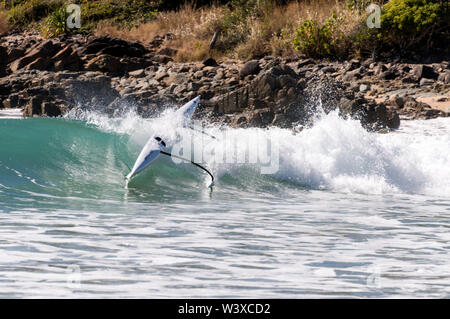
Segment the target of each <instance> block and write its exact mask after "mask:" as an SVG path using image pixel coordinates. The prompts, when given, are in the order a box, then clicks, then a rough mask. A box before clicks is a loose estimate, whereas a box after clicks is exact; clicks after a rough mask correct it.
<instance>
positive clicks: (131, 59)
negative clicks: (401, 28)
mask: <svg viewBox="0 0 450 319" xmlns="http://www.w3.org/2000/svg"><path fill="white" fill-rule="evenodd" d="M170 38H171V35H170V34H169V35H166V36H164V37H155V39H154V41H152V42H151V43H149V44H148V45H147V46H143V45H142V44H140V43H137V42H128V41H124V40H121V39H114V38H109V37H83V36H80V35H77V36H73V37H67V38H57V39H51V40H45V39H42V38H40V37H39V36H38V35H32V34H31V35H27V36H24V35H18V34H16V35H13V36H8V37H4V38H0V58H1V59H0V64H1V63H3V67H2V68H1V70H3V75H0V76H2V78H0V107H7V108H17V107H21V108H23V110H24V115H25V116H42V115H47V116H57V115H60V114H63V113H64V112H67V111H68V110H70V109H73V108H94V109H97V110H98V109H101V111H102V112H106V113H108V114H111V115H112V116H114V115H115V114H116V115H117V114H118V113H120V112H121V111H122V110H124V109H126V108H129V107H134V108H135V109H136V110H137V111H138V112H139V113H140V114H142V116H153V115H156V114H158V113H159V112H160V111H161V110H162V109H163V108H165V107H166V106H168V105H174V104H181V103H183V102H186V101H188V100H189V99H192V98H193V97H195V96H197V95H200V96H201V107H200V108H199V109H198V112H197V113H196V114H195V115H194V116H195V117H197V118H203V119H207V120H208V121H213V122H218V123H224V124H227V125H231V126H257V127H266V126H270V125H275V126H280V127H286V128H289V127H296V128H297V129H298V128H301V127H303V126H307V125H309V124H310V123H312V119H313V118H314V114H316V113H317V112H323V111H324V112H331V111H333V110H338V111H339V114H340V115H341V116H343V117H351V118H355V119H359V120H360V121H361V123H362V124H363V125H364V126H365V127H367V128H368V129H370V130H377V129H382V128H391V129H392V128H397V127H398V126H399V124H400V117H401V118H403V119H408V118H433V117H436V116H448V115H449V112H450V109H448V110H447V108H446V105H447V106H450V105H448V104H449V103H448V101H449V100H450V99H448V98H449V95H450V89H449V81H450V68H449V64H448V61H443V62H442V63H435V64H408V63H398V62H395V63H394V62H391V63H385V62H378V61H373V60H371V59H369V60H365V61H359V60H355V59H353V60H350V61H344V62H329V61H314V60H312V59H303V60H295V59H291V60H283V59H280V58H274V57H265V58H262V59H260V60H252V61H249V62H246V63H242V62H240V61H235V60H226V59H222V60H218V61H216V60H214V59H212V58H209V59H206V60H204V61H203V62H191V63H175V62H173V61H172V58H173V57H174V55H176V51H175V50H172V49H168V48H165V49H161V44H162V43H163V42H164V41H166V40H167V39H170ZM2 48H3V49H2ZM430 96H431V97H432V98H431V97H430ZM433 99H434V100H436V101H438V102H436V103H437V104H439V109H436V106H435V105H434V104H433V103H434V102H433V101H434V100H433ZM437 104H436V105H437Z"/></svg>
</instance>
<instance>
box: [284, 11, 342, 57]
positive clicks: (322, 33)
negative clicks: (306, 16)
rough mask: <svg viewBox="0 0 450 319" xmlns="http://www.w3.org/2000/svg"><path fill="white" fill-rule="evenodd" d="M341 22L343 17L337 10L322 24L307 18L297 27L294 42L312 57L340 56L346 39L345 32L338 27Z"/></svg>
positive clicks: (298, 48) (302, 51) (301, 50)
mask: <svg viewBox="0 0 450 319" xmlns="http://www.w3.org/2000/svg"><path fill="white" fill-rule="evenodd" d="M339 23H341V19H340V18H339V17H338V16H337V14H336V13H335V12H333V14H332V15H331V17H330V18H328V19H327V20H326V21H325V23H324V24H322V25H320V24H319V23H318V22H317V21H315V20H306V21H305V22H304V23H303V25H302V26H300V28H298V29H297V31H296V33H295V37H294V39H293V41H292V44H293V45H294V47H295V48H296V49H297V50H298V51H300V52H301V53H303V54H306V55H308V56H311V57H316V58H331V57H338V56H339V55H341V52H340V48H339V47H340V45H341V44H342V42H343V41H345V36H344V34H343V33H342V32H340V30H339V28H338V25H339Z"/></svg>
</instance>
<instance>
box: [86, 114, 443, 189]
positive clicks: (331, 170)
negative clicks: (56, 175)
mask: <svg viewBox="0 0 450 319" xmlns="http://www.w3.org/2000/svg"><path fill="white" fill-rule="evenodd" d="M78 116H79V115H78ZM81 119H83V120H86V121H87V122H88V123H90V124H95V125H97V126H98V127H100V128H101V129H103V130H108V131H113V132H116V133H121V134H127V135H129V136H130V142H131V143H134V144H136V145H137V146H138V147H141V146H143V145H144V144H145V142H146V141H147V139H148V138H149V137H151V136H152V135H159V136H162V137H163V138H164V139H165V140H166V141H167V142H169V143H168V144H172V145H173V144H174V143H176V142H177V141H178V140H179V139H180V137H183V136H184V137H186V136H187V135H189V134H191V133H192V132H191V131H189V130H187V129H185V128H182V127H181V124H182V121H181V119H175V118H174V111H173V110H167V111H165V112H164V113H163V114H162V115H161V116H160V117H158V118H154V119H143V118H141V117H139V116H138V115H137V114H136V113H134V112H128V113H126V114H124V116H123V117H121V118H116V119H111V118H108V117H107V116H104V115H100V114H95V113H91V112H85V113H84V114H83V116H82V117H81ZM204 129H205V131H206V132H207V133H209V134H212V135H216V136H217V137H218V138H217V139H215V140H214V139H210V138H207V137H206V138H203V139H202V138H200V137H199V135H198V134H197V133H195V137H194V142H193V144H194V147H193V151H194V152H199V151H200V153H201V154H200V158H202V159H203V160H206V164H207V165H209V167H210V168H212V170H213V172H214V173H215V174H216V175H217V176H218V177H219V179H220V177H221V176H223V175H225V174H229V175H232V176H234V177H236V178H239V174H240V171H241V170H240V169H241V168H242V167H243V166H248V165H246V164H249V163H248V161H249V157H251V155H249V154H251V153H252V152H254V150H255V145H257V146H258V145H259V146H261V145H275V144H276V145H277V146H278V150H279V154H277V156H278V158H277V159H276V160H277V161H279V162H278V164H279V165H278V170H277V171H276V172H274V173H273V176H274V177H275V178H277V179H281V180H285V181H290V182H294V183H298V184H301V185H305V186H308V187H312V188H317V189H331V190H335V191H339V192H348V193H363V194H385V193H410V194H427V195H437V196H445V195H449V194H450V165H449V163H450V134H449V133H450V119H447V118H441V119H436V120H428V121H409V122H408V121H403V122H402V128H401V129H400V130H398V131H396V132H391V133H388V134H379V133H371V132H367V131H366V130H365V129H364V128H363V127H362V126H361V125H360V123H359V122H358V121H356V120H344V119H342V118H340V117H339V116H338V114H337V112H332V113H330V114H328V115H322V116H321V117H320V118H319V119H318V120H317V121H316V123H315V125H314V126H313V127H311V128H307V129H304V130H303V131H301V132H299V133H295V132H293V131H292V130H289V129H281V128H276V127H272V128H269V129H258V128H247V129H243V128H229V127H225V128H223V127H221V128H219V127H216V126H210V127H207V128H204ZM195 144H197V145H195ZM230 144H231V145H230ZM198 145H200V147H199V146H198ZM205 148H207V149H209V150H211V149H213V150H214V151H215V152H216V153H221V154H223V157H222V159H223V161H222V162H221V161H217V158H212V157H211V156H209V157H208V156H206V155H205V154H204V153H202V151H204V150H205ZM242 154H247V156H246V157H245V158H246V160H247V162H244V163H243V162H242V156H241V155H242ZM201 155H203V157H202V156H201ZM193 157H194V156H193ZM195 157H196V158H199V156H198V154H195ZM250 164H254V162H250ZM253 166H254V165H253ZM260 166H261V165H260ZM255 174H260V170H258V169H257V170H255Z"/></svg>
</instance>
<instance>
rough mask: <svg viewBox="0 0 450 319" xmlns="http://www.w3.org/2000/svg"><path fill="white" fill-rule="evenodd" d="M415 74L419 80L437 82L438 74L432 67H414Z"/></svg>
mask: <svg viewBox="0 0 450 319" xmlns="http://www.w3.org/2000/svg"><path fill="white" fill-rule="evenodd" d="M413 74H414V76H415V77H416V79H417V80H420V79H422V78H426V79H433V80H436V79H437V77H438V74H437V73H436V72H435V71H434V69H433V68H432V67H430V66H427V65H424V64H417V65H415V66H414V67H413Z"/></svg>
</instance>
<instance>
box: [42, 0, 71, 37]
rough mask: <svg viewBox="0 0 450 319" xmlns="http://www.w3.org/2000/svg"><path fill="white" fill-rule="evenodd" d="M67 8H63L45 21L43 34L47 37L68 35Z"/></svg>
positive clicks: (51, 14)
mask: <svg viewBox="0 0 450 319" xmlns="http://www.w3.org/2000/svg"><path fill="white" fill-rule="evenodd" d="M68 17H69V13H67V11H66V6H61V7H59V8H57V9H56V10H55V11H53V12H52V13H50V14H49V15H48V16H47V18H45V19H44V22H43V26H42V29H41V31H42V33H43V35H44V36H45V37H56V36H59V35H62V34H66V33H68V31H69V29H68V28H67V18H68Z"/></svg>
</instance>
